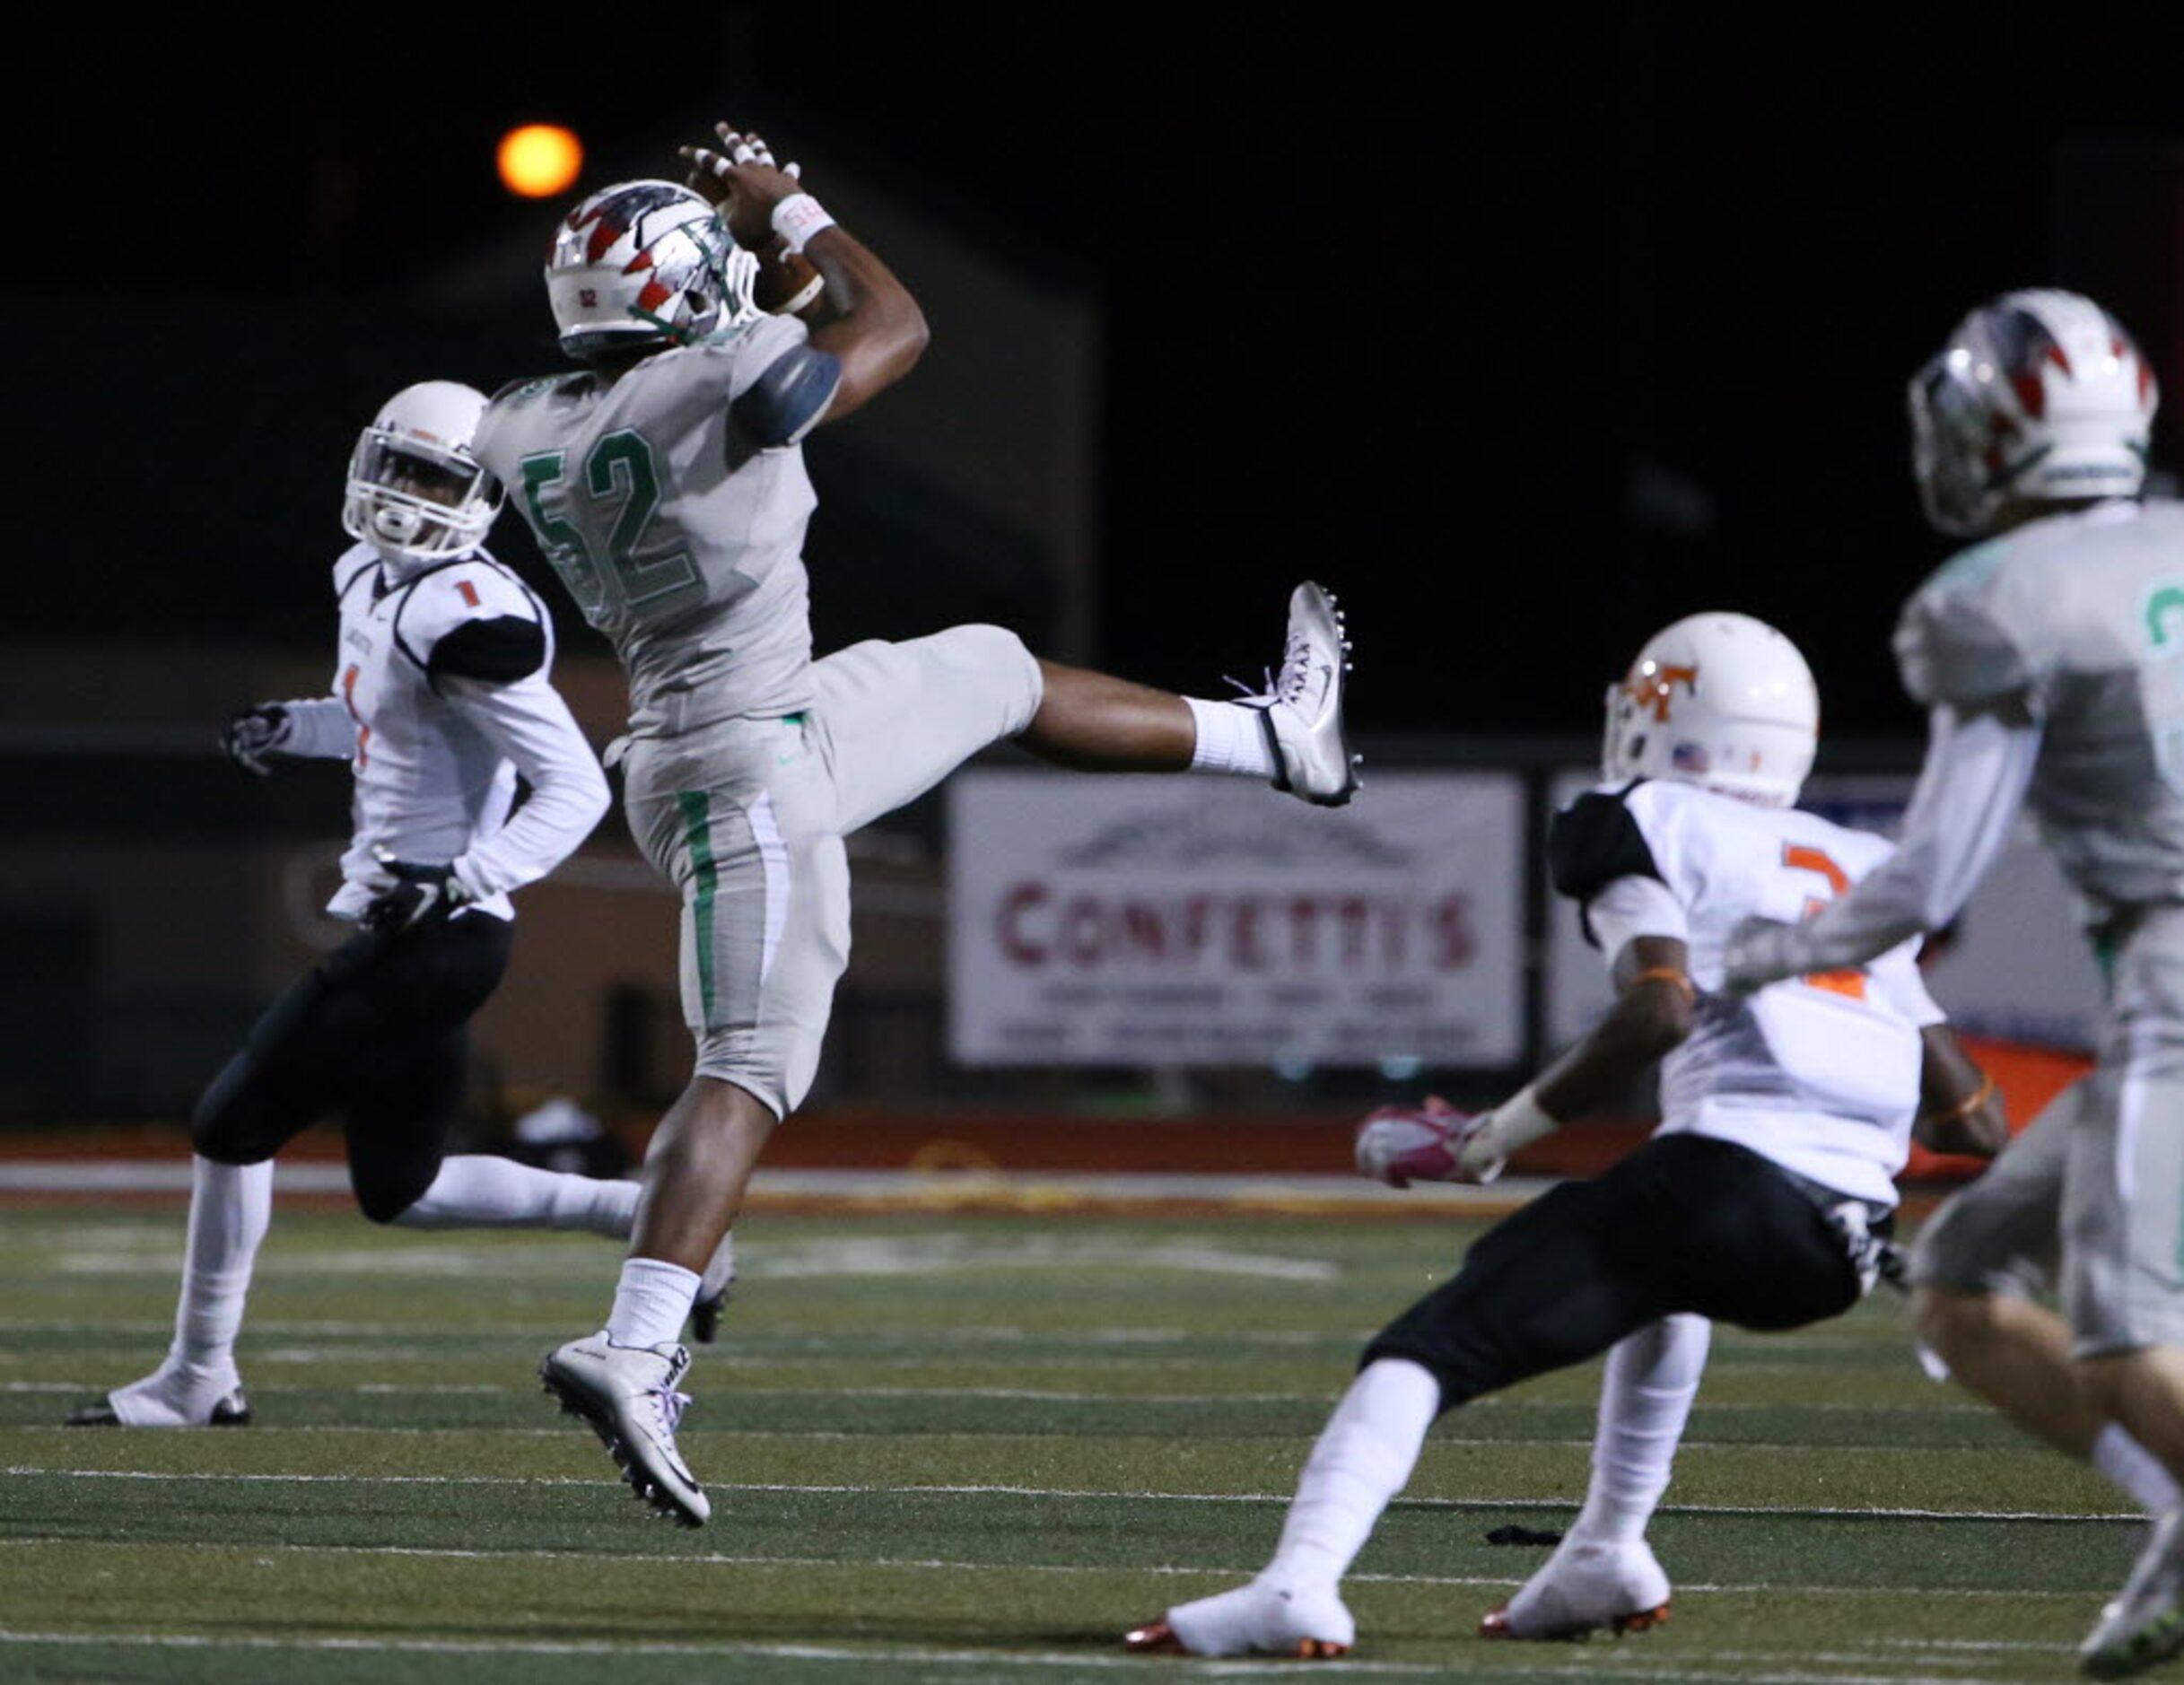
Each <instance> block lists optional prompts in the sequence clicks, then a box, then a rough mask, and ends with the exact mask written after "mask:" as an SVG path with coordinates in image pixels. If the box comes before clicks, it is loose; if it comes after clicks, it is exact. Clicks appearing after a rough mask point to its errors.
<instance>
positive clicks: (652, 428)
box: [476, 316, 817, 737]
mask: <svg viewBox="0 0 2184 1685" xmlns="http://www.w3.org/2000/svg"><path fill="white" fill-rule="evenodd" d="M806 336H807V335H806V329H805V327H804V325H803V323H801V322H799V321H798V320H796V319H794V318H793V317H784V316H762V317H760V318H758V319H756V321H753V322H750V323H748V324H747V325H745V326H743V327H737V328H734V329H731V330H730V331H729V332H728V333H725V334H722V335H720V336H716V337H714V338H712V339H708V340H704V341H702V342H701V343H699V344H696V345H684V346H679V347H677V348H676V349H674V350H670V351H663V352H660V353H659V354H656V355H653V356H651V357H647V358H645V359H644V360H643V361H642V362H639V363H637V364H636V365H634V366H633V368H631V369H629V370H628V371H626V372H625V373H624V374H623V375H622V376H621V377H620V378H619V379H616V380H607V379H606V378H604V377H602V376H600V375H598V374H594V373H591V372H590V371H584V372H580V373H575V374H568V375H563V376H560V377H558V378H556V379H551V380H534V381H531V382H529V383H528V384H524V385H519V386H515V387H511V388H510V389H507V390H506V391H503V392H502V393H501V394H500V395H498V396H497V397H494V400H493V403H492V405H491V406H490V407H489V408H488V409H487V410H486V412H485V419H484V420H483V421H482V422H481V423H479V427H478V434H477V442H476V451H477V456H478V459H479V460H480V461H481V462H483V463H484V464H485V466H486V467H488V468H490V469H491V470H492V471H493V472H494V474H496V475H498V476H500V478H501V481H502V484H503V485H506V486H507V487H508V493H509V500H510V501H511V502H513V503H514V504H515V505H516V507H517V508H518V509H520V510H521V511H523V515H524V519H525V520H526V521H528V522H529V526H530V528H531V531H532V533H533V534H534V535H536V536H537V539H538V546H539V548H540V549H542V550H543V551H545V552H546V556H547V558H548V559H549V560H550V561H551V562H552V563H553V564H554V567H555V571H556V572H559V573H560V575H561V577H562V581H563V583H564V584H566V585H567V586H568V588H569V594H570V595H571V596H572V598H575V599H576V604H577V607H579V608H581V610H582V611H583V615H584V618H585V619H586V620H588V621H590V623H591V624H593V625H595V626H597V627H598V629H599V630H600V631H601V632H604V633H606V634H607V636H608V637H609V638H611V639H613V640H614V644H615V649H616V652H617V653H619V654H620V656H621V658H622V665H623V667H624V668H625V669H626V670H627V672H628V674H629V692H630V730H631V732H632V733H633V735H636V736H639V737H671V736H675V735H677V734H679V733H681V732H685V731H689V730H693V729H696V728H697V727H699V726H703V725H706V724H708V723H710V722H712V721H713V720H724V719H729V718H731V717H735V716H738V715H743V716H749V715H779V714H785V713H794V712H797V711H798V710H799V709H801V708H803V707H805V706H807V705H808V703H809V702H810V701H811V685H810V677H809V671H810V667H811V616H810V603H809V595H808V581H807V579H806V577H805V572H804V554H803V553H804V528H805V526H806V523H807V522H808V520H809V519H810V517H811V511H812V509H813V507H814V506H815V504H816V503H817V499H816V498H815V497H814V496H813V495H812V490H811V481H810V479H809V478H808V476H806V474H805V472H804V453H803V449H802V447H801V446H800V445H794V444H791V445H785V446H781V447H778V448H774V449H770V450H768V449H760V448H759V447H758V446H757V444H756V442H755V441H753V440H751V439H750V438H749V437H748V436H747V434H745V433H744V432H742V431H741V430H740V429H739V428H738V426H737V425H736V423H735V422H734V420H733V419H732V418H731V417H730V415H729V404H730V403H732V402H733V401H734V400H735V399H737V398H738V397H742V396H743V394H744V393H745V392H746V391H747V389H749V388H750V387H751V385H752V383H753V382H755V381H756V380H757V379H758V377H759V376H760V375H761V374H763V373H764V371H766V369H767V368H768V367H770V366H771V365H772V364H773V362H774V361H775V360H776V359H777V358H779V357H780V356H782V354H784V353H786V352H788V351H791V350H793V349H794V348H795V347H797V346H798V345H802V344H803V343H804V341H805V338H806Z"/></svg>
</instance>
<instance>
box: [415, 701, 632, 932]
mask: <svg viewBox="0 0 2184 1685" xmlns="http://www.w3.org/2000/svg"><path fill="white" fill-rule="evenodd" d="M441 694H442V695H443V696H445V697H446V698H447V700H448V702H449V703H450V705H451V706H452V707H453V708H455V709H456V711H457V712H459V713H461V714H462V715H463V716H464V717H465V718H466V719H467V720H470V721H471V722H472V723H473V724H475V725H476V727H477V728H478V729H479V730H480V731H482V732H483V733H484V734H485V737H486V738H487V739H488V740H490V741H491V742H492V743H493V744H494V746H495V747H497V748H498V749H499V750H500V751H501V753H502V754H503V755H506V756H507V757H508V758H509V759H510V760H511V761H513V762H514V763H515V765H516V770H517V771H518V772H520V773H522V774H523V776H524V778H525V780H526V781H529V784H530V786H531V796H530V799H529V801H527V802H525V803H524V804H523V806H522V807H521V808H520V809H519V810H518V811H517V813H516V816H515V817H513V818H512V819H511V820H510V821H509V822H508V823H507V824H506V825H503V826H502V827H501V829H500V830H498V831H496V832H494V834H492V835H491V836H489V837H486V838H484V839H483V840H481V841H479V842H477V843H473V844H472V845H471V846H470V847H469V848H467V849H466V850H464V851H463V852H462V854H461V855H460V856H459V857H458V858H457V859H456V860H455V862H454V870H455V877H456V878H457V880H458V881H459V882H460V883H461V885H462V886H463V887H464V889H465V890H467V892H468V893H469V894H470V895H471V896H472V897H473V898H475V899H479V900H483V899H484V898H485V897H486V896H488V895H502V894H504V893H506V892H507V891H509V890H511V889H520V888H521V887H522V886H524V885H525V884H529V883H536V882H537V880H538V879H539V878H541V877H545V876H546V874H547V873H548V872H550V871H552V870H553V869H555V867H556V866H559V865H560V864H561V863H562V861H563V860H566V859H568V858H569V856H570V855H571V854H572V853H574V852H575V851H576V848H577V845H578V844H579V843H582V842H583V840H584V839H585V838H586V837H587V836H589V835H590V834H591V828H592V827H593V826H594V825H598V822H599V817H600V816H601V815H602V814H604V813H605V812H606V811H607V778H606V775H605V774H604V773H601V772H600V771H599V764H598V760H597V758H596V757H594V755H592V753H591V746H590V744H588V743H586V742H585V741H584V734H583V732H582V731H581V729H579V728H578V726H577V723H576V720H575V719H574V718H573V717H572V715H571V714H570V712H569V705H568V704H567V703H564V702H563V701H562V699H561V693H560V692H559V691H557V690H555V688H554V687H553V685H550V684H548V683H547V682H546V679H545V677H543V676H539V675H534V676H532V677H529V678H524V679H520V680H519V681H517V682H516V683H514V684H512V685H494V684H489V683H487V682H485V681H484V680H480V679H474V678H462V677H451V678H450V679H449V680H448V681H447V682H446V683H445V684H443V685H441Z"/></svg>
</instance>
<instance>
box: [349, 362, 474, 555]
mask: <svg viewBox="0 0 2184 1685" xmlns="http://www.w3.org/2000/svg"><path fill="white" fill-rule="evenodd" d="M484 414H485V394H484V393H483V392H480V391H477V390H476V389H475V388H472V387H467V386H463V385H460V384H459V383H458V382H456V381H453V380H424V381H420V382H419V383H418V384H417V385H415V386H406V387H404V388H403V389H401V390H400V391H399V392H397V393H396V394H395V395H394V396H393V397H390V398H389V399H388V400H387V403H386V405H385V406H384V407H382V408H381V409H380V413H379V415H377V416H376V417H374V418H373V420H372V423H371V426H369V427H367V428H365V429H364V431H363V432H362V433H361V434H359V435H358V437H357V441H356V449H355V450H354V452H352V453H351V455H350V457H349V485H348V495H347V497H346V498H345V500H344V502H343V503H342V507H341V525H342V530H343V531H345V532H346V533H347V534H348V535H349V537H352V538H355V539H358V540H360V541H361V542H363V543H364V544H368V545H370V546H371V547H372V548H373V549H375V550H377V551H378V552H379V553H380V555H382V556H384V557H385V558H386V559H387V560H388V561H389V562H392V563H413V564H415V563H428V562H440V561H445V560H447V559H448V558H449V557H450V556H459V555H462V554H465V553H467V552H468V551H471V550H475V549H476V548H477V546H478V545H479V543H480V542H481V541H482V540H483V539H484V538H485V534H486V532H487V531H488V530H489V529H490V528H492V526H493V522H494V517H495V516H497V515H498V514H499V513H500V512H501V483H500V482H499V481H498V480H496V479H494V477H493V476H492V475H490V474H488V473H487V472H486V471H485V467H483V465H481V464H480V463H479V461H478V459H477V458H476V457H475V456H473V455H472V454H471V451H470V446H471V441H473V440H474V439H476V436H477V423H478V418H479V417H480V416H481V415H484Z"/></svg>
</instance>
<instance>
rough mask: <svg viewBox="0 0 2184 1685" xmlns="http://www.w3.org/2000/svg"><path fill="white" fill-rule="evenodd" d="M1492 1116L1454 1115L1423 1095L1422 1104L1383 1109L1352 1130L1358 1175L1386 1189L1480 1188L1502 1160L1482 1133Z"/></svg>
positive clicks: (1441, 1102)
mask: <svg viewBox="0 0 2184 1685" xmlns="http://www.w3.org/2000/svg"><path fill="white" fill-rule="evenodd" d="M1492 1116H1493V1114H1492V1113H1481V1114H1479V1115H1477V1116H1473V1115H1472V1113H1468V1112H1459V1111H1457V1110H1456V1109H1455V1107H1454V1106H1452V1105H1450V1104H1448V1102H1447V1101H1446V1100H1444V1099H1442V1098H1441V1097H1440V1096H1438V1095H1428V1096H1426V1103H1425V1104H1423V1105H1422V1106H1415V1107H1413V1106H1401V1105H1384V1106H1382V1107H1381V1108H1380V1109H1379V1110H1378V1111H1377V1112H1375V1113H1373V1114H1372V1115H1371V1116H1369V1117H1367V1119H1366V1120H1365V1122H1362V1123H1360V1124H1359V1125H1358V1139H1357V1148H1356V1151H1357V1162H1358V1174H1359V1175H1364V1176H1371V1177H1372V1178H1374V1179H1375V1180H1376V1181H1378V1182H1385V1183H1387V1184H1388V1186H1390V1187H1391V1188H1407V1187H1409V1186H1410V1185H1411V1183H1413V1182H1463V1183H1472V1184H1473V1185H1474V1186H1482V1185H1484V1184H1485V1183H1489V1182H1491V1181H1493V1180H1494V1178H1495V1177H1497V1176H1498V1175H1499V1174H1501V1172H1502V1166H1504V1165H1506V1164H1507V1162H1508V1161H1507V1159H1506V1158H1504V1157H1501V1156H1499V1155H1498V1154H1497V1153H1495V1152H1494V1151H1493V1150H1492V1148H1491V1147H1490V1145H1489V1141H1490V1137H1488V1136H1487V1135H1486V1130H1487V1126H1488V1124H1489V1122H1490V1121H1491V1119H1492Z"/></svg>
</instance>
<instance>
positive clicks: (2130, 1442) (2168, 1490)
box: [2092, 1422, 2178, 1515]
mask: <svg viewBox="0 0 2184 1685" xmlns="http://www.w3.org/2000/svg"><path fill="white" fill-rule="evenodd" d="M2092 1459H2093V1467H2094V1468H2096V1469H2098V1470H2100V1471H2101V1473H2103V1474H2105V1475H2107V1476H2108V1478H2109V1479H2110V1480H2113V1481H2115V1482H2116V1484H2117V1485H2118V1486H2119V1487H2121V1488H2122V1489H2123V1490H2124V1492H2125V1494H2126V1495H2127V1497H2131V1498H2133V1499H2134V1500H2136V1502H2137V1504H2138V1506H2139V1507H2140V1508H2142V1509H2144V1510H2145V1511H2146V1512H2147V1514H2149V1515H2161V1514H2162V1513H2163V1512H2164V1511H2167V1510H2171V1509H2174V1508H2175V1507H2176V1506H2177V1499H2178V1493H2177V1483H2176V1481H2175V1480H2172V1479H2171V1477H2170V1473H2169V1471H2168V1470H2166V1469H2164V1468H2163V1467H2162V1465H2161V1464H2160V1463H2158V1462H2155V1461H2154V1460H2153V1453H2151V1452H2150V1451H2148V1450H2147V1449H2146V1448H2145V1446H2144V1445H2140V1444H2139V1443H2138V1441H2137V1440H2136V1439H2134V1438H2132V1437H2131V1436H2130V1435H2129V1434H2127V1433H2126V1432H2124V1430H2123V1428H2122V1427H2121V1426H2120V1425H2119V1424H2118V1423H2116V1422H2110V1423H2109V1424H2108V1425H2107V1426H2106V1427H2102V1428H2101V1431H2100V1432H2099V1433H2097V1434H2095V1435H2094V1436H2093V1450H2092Z"/></svg>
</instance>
